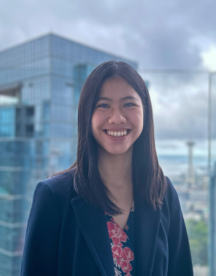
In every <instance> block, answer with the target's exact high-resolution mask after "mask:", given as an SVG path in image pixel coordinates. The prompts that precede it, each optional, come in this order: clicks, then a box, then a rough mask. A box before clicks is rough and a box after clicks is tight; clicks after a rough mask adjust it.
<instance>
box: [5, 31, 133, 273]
mask: <svg viewBox="0 0 216 276" xmlns="http://www.w3.org/2000/svg"><path fill="white" fill-rule="evenodd" d="M108 60H115V61H124V62H127V63H128V64H130V65H131V66H133V67H134V68H135V69H137V64H136V63H135V62H133V61H130V60H127V59H124V58H121V57H118V56H115V55H111V54H108V53H105V52H103V51H99V50H96V49H93V48H91V47H87V46H85V45H82V44H79V43H76V42H73V41H71V40H68V39H65V38H62V37H59V36H56V35H53V34H49V35H45V36H43V37H40V38H37V39H34V40H32V41H29V42H26V43H24V44H21V45H19V46H16V47H13V48H10V49H7V50H5V51H2V52H0V210H1V212H0V275H1V276H18V275H19V270H20V263H21V256H22V250H23V242H24V233H25V227H26V221H27V217H28V214H29V209H30V205H31V201H32V194H33V191H34V188H35V186H36V184H37V182H38V181H40V180H43V179H45V178H47V177H49V176H50V175H52V174H54V173H55V172H58V171H60V170H64V169H66V168H68V167H69V166H71V165H72V164H73V162H74V161H75V159H76V147H77V107H78V101H79V95H80V90H81V87H82V85H83V83H84V81H85V79H86V77H87V76H88V74H89V73H90V72H91V71H92V70H93V69H94V68H95V67H96V66H97V65H99V64H101V63H102V62H105V61H108Z"/></svg>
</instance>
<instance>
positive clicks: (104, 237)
mask: <svg viewBox="0 0 216 276" xmlns="http://www.w3.org/2000/svg"><path fill="white" fill-rule="evenodd" d="M73 173H74V169H73V170H72V171H71V172H67V173H63V174H62V175H57V176H54V177H52V178H49V179H47V180H45V181H43V182H40V183H38V185H37V187H36V189H35V192H34V197H33V203H32V207H31V211H30V215H29V220H28V225H27V230H26V237H25V246H24V252H23V259H22V267H21V276H99V275H102V276H114V264H113V258H112V252H111V246H110V240H109V236H108V230H107V225H106V221H105V215H104V211H103V210H101V209H100V208H98V207H95V206H92V205H89V204H87V203H86V202H85V201H84V200H83V198H82V197H80V196H78V195H77V194H76V192H75V191H74V189H73ZM167 180H168V188H167V192H166V195H165V197H164V200H163V206H162V208H161V209H160V210H156V211H154V210H153V208H151V207H150V206H149V205H147V204H146V203H145V202H143V203H142V204H136V200H135V252H134V254H135V262H136V275H137V276H165V275H166V276H192V275H193V268H192V263H191V255H190V248H189V243H188V237H187V232H186V228H185V224H184V220H183V217H182V212H181V209H180V205H179V199H178V196H177V193H176V191H175V189H174V187H173V185H172V183H171V182H170V180H169V179H168V178H167Z"/></svg>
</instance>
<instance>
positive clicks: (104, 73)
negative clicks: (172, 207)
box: [66, 61, 166, 215]
mask: <svg viewBox="0 0 216 276" xmlns="http://www.w3.org/2000/svg"><path fill="white" fill-rule="evenodd" d="M114 77H121V78H123V79H124V80H125V81H127V82H128V83H129V84H130V85H131V86H132V87H133V88H134V90H135V91H136V92H137V93H138V94H139V96H140V98H141V100H142V103H143V109H144V127H143V131H142V133H141V135H140V136H139V138H138V139H137V140H136V142H135V143H134V147H133V157H132V158H133V160H132V166H133V167H132V173H133V187H134V193H135V196H137V197H138V198H139V200H141V201H146V202H147V203H148V204H149V205H150V206H152V208H154V209H157V208H160V207H161V206H162V200H163V197H164V194H165V190H166V179H165V177H164V174H163V171H162V169H161V168H160V166H159V163H158V158H157V154H156V149H155V138H154V124H153V113H152V106H151V101H150V96H149V92H148V89H147V87H146V85H145V82H144V81H143V79H142V78H141V76H140V75H139V74H138V73H137V71H136V70H135V69H134V68H133V67H131V66H130V65H128V64H127V63H124V62H116V61H108V62H104V63H102V64H101V65H99V66H98V67H97V68H96V69H94V70H93V71H92V73H91V74H90V75H89V76H88V78H87V79H86V81H85V83H84V85H83V88H82V91H81V95H80V100H79V107H78V148H77V160H76V162H75V163H74V164H73V166H71V167H70V168H69V169H68V170H66V171H70V170H71V169H72V168H74V167H76V171H75V175H74V189H75V191H76V192H77V193H78V194H79V195H80V196H82V197H83V198H84V199H85V200H86V201H88V202H89V203H91V204H94V205H97V206H99V207H101V208H102V209H103V210H104V211H106V212H108V213H109V214H111V215H117V214H120V213H122V211H121V209H120V208H118V207H117V206H116V205H115V204H114V203H113V202H112V201H111V200H110V192H109V190H108V189H107V188H106V186H105V185H104V183H103V181H102V179H101V177H100V174H99V170H98V154H97V150H98V147H97V142H96V140H95V139H94V137H93V134H92V127H91V118H92V114H93V112H94V109H95V106H96V103H97V101H98V98H99V93H100V90H101V86H102V84H103V83H104V81H105V80H107V79H109V78H114Z"/></svg>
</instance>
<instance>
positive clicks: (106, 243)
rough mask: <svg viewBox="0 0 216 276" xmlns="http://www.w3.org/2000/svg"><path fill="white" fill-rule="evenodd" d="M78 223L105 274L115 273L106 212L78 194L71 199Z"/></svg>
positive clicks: (105, 275)
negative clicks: (88, 202)
mask: <svg viewBox="0 0 216 276" xmlns="http://www.w3.org/2000/svg"><path fill="white" fill-rule="evenodd" d="M71 205H72V208H73V210H74V213H75V216H76V219H77V222H78V225H79V227H80V229H81V231H82V234H83V236H84V238H85V240H86V243H87V245H88V246H89V249H90V251H91V253H92V255H93V257H94V259H95V261H96V263H97V265H98V268H99V270H100V273H101V274H102V275H103V276H110V275H114V265H113V257H112V251H111V246H110V239H109V235H108V231H107V225H106V220H105V215H104V212H103V211H102V210H101V209H100V208H97V207H94V206H92V205H89V204H87V203H86V202H85V201H84V200H83V199H82V197H80V196H78V197H76V198H74V199H72V200H71Z"/></svg>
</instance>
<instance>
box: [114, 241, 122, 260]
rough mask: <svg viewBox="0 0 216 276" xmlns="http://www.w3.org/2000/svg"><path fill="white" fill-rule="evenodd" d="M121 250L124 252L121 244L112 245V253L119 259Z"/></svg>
mask: <svg viewBox="0 0 216 276" xmlns="http://www.w3.org/2000/svg"><path fill="white" fill-rule="evenodd" d="M121 252H122V247H121V246H119V245H114V246H113V247H112V254H113V258H114V259H117V260H118V259H119V257H120V255H121Z"/></svg>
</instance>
